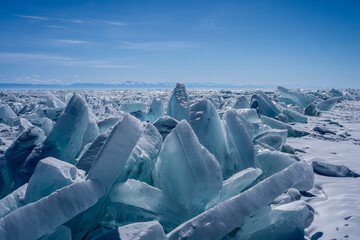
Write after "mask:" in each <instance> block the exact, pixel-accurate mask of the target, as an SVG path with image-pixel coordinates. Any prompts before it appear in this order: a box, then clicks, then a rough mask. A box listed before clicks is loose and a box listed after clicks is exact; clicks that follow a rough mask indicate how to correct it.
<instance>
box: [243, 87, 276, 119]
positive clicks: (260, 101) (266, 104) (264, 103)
mask: <svg viewBox="0 0 360 240" xmlns="http://www.w3.org/2000/svg"><path fill="white" fill-rule="evenodd" d="M250 106H251V108H256V109H257V111H258V113H259V114H261V115H265V116H268V117H272V118H274V117H276V116H277V115H279V113H280V111H279V109H278V108H277V107H276V106H275V105H274V103H273V102H272V101H271V100H270V99H269V98H268V97H267V95H266V94H265V93H264V92H263V91H256V94H254V95H253V96H252V97H251V104H250Z"/></svg>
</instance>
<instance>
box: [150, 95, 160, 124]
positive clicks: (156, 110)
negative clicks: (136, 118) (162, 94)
mask: <svg viewBox="0 0 360 240" xmlns="http://www.w3.org/2000/svg"><path fill="white" fill-rule="evenodd" d="M162 116H164V104H163V102H162V101H161V100H160V99H157V98H154V99H153V100H152V101H151V104H150V107H149V108H148V110H147V113H146V120H147V121H150V122H152V123H153V122H155V121H156V120H157V119H158V118H160V117H162Z"/></svg>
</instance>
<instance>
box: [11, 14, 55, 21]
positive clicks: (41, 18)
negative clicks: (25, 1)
mask: <svg viewBox="0 0 360 240" xmlns="http://www.w3.org/2000/svg"><path fill="white" fill-rule="evenodd" d="M15 16H17V17H20V18H27V19H36V20H43V21H46V20H49V18H47V17H40V16H29V15H15Z"/></svg>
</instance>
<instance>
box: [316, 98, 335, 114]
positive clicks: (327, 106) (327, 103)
mask: <svg viewBox="0 0 360 240" xmlns="http://www.w3.org/2000/svg"><path fill="white" fill-rule="evenodd" d="M338 101H339V99H338V98H329V99H327V100H323V101H321V102H319V103H318V104H316V107H317V108H318V109H320V110H321V111H329V110H331V109H332V108H333V107H334V106H335V104H336V103H337V102H338Z"/></svg>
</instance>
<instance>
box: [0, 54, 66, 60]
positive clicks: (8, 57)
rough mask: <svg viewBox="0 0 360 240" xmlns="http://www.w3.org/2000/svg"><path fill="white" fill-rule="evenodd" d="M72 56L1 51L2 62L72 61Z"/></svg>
mask: <svg viewBox="0 0 360 240" xmlns="http://www.w3.org/2000/svg"><path fill="white" fill-rule="evenodd" d="M70 60H73V59H72V58H68V57H63V56H57V55H49V54H34V53H12V52H0V62H26V61H70Z"/></svg>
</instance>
